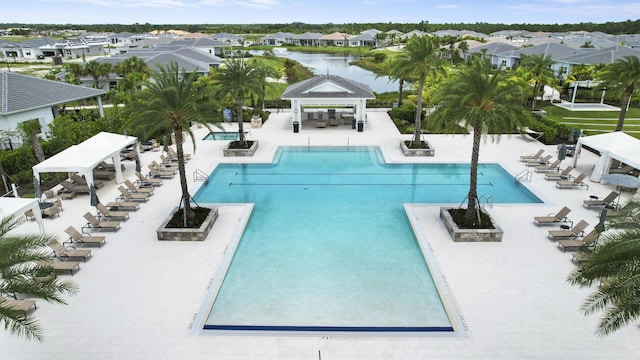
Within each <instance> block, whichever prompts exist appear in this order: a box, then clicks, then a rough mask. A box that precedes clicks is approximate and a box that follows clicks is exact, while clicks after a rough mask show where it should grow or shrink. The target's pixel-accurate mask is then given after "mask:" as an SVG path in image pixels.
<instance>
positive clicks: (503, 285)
mask: <svg viewBox="0 0 640 360" xmlns="http://www.w3.org/2000/svg"><path fill="white" fill-rule="evenodd" d="M248 127H249V124H247V128H248ZM195 131H196V133H197V135H198V138H199V139H201V138H202V137H203V136H204V135H205V133H206V129H204V128H203V129H195ZM426 137H427V138H428V139H429V141H430V142H431V143H432V144H433V146H434V147H435V148H436V156H435V157H433V158H420V159H406V158H404V157H403V156H402V155H401V153H400V151H399V147H398V143H399V141H400V140H401V139H403V138H405V139H406V138H409V136H408V135H401V134H399V133H398V131H397V130H396V128H395V126H393V124H392V123H391V121H390V120H389V119H388V117H387V116H386V113H384V112H382V111H380V112H375V111H372V112H369V114H368V123H367V125H366V127H365V131H364V132H362V133H358V132H356V131H355V130H351V127H350V126H346V125H343V126H340V127H338V128H332V127H327V128H324V129H316V128H313V127H309V128H307V127H306V126H304V127H303V129H302V130H301V132H300V133H297V134H294V133H292V131H291V130H290V125H289V122H288V114H287V113H279V114H275V113H274V114H272V115H271V118H270V119H269V121H267V122H266V123H265V125H264V126H263V127H262V128H260V129H251V133H250V135H249V139H256V140H259V141H260V148H259V150H258V152H257V154H256V156H255V157H253V158H249V159H242V158H233V159H230V158H223V157H222V147H223V146H224V145H225V144H226V143H227V142H226V141H198V142H197V149H196V151H195V153H194V151H193V149H192V146H191V144H190V142H187V143H186V147H187V149H188V152H189V153H194V156H193V159H192V160H191V161H190V162H188V163H187V176H188V180H189V186H190V187H191V189H192V192H193V193H195V190H196V189H197V187H198V186H200V183H199V182H194V181H193V178H192V172H193V171H194V169H196V168H197V169H201V170H205V171H207V172H208V171H210V170H211V169H212V168H213V167H214V166H215V165H216V164H217V163H219V162H238V161H247V162H264V161H270V158H271V156H272V155H273V153H274V151H275V149H276V147H277V146H278V145H303V146H306V145H308V144H310V145H313V146H319V145H347V144H349V145H352V146H356V145H379V146H381V148H382V151H383V153H384V155H385V157H386V158H387V159H388V160H389V161H393V162H408V161H419V162H427V163H428V162H468V161H469V158H470V156H471V155H470V154H471V141H472V138H471V136H453V135H427V136H426ZM543 147H544V148H545V149H546V151H547V152H548V153H549V154H555V153H556V151H555V150H556V149H555V147H554V146H546V147H545V146H543V145H541V144H540V143H538V142H535V141H531V140H525V139H522V138H521V137H520V136H515V135H514V136H503V137H502V138H501V139H500V141H499V142H492V141H490V140H488V141H486V142H485V143H483V144H482V148H481V153H480V159H481V161H482V162H497V163H500V164H501V165H502V166H503V167H505V168H506V169H507V170H508V171H510V172H511V173H512V174H517V173H519V172H520V171H522V170H524V169H525V168H526V167H525V166H524V165H523V163H521V162H520V161H519V156H520V155H522V154H527V153H535V152H536V151H537V150H538V149H540V148H543ZM159 155H160V153H158V152H147V153H144V154H141V160H142V164H143V167H144V166H146V164H147V163H149V162H150V161H151V160H153V159H158V158H159ZM570 161H571V160H570V159H567V160H565V161H564V162H563V167H564V166H566V165H568V164H569V163H570ZM595 161H596V157H595V156H593V155H592V154H590V153H588V152H585V151H583V153H582V154H581V157H580V161H579V163H578V167H577V169H578V170H577V171H582V172H585V173H586V174H587V175H589V174H590V171H591V168H592V167H593V165H594V164H595ZM125 164H126V167H127V169H126V172H125V178H129V179H133V178H134V175H133V168H134V165H133V162H125ZM144 170H146V168H145V169H144ZM577 171H575V173H577ZM145 173H146V171H145ZM105 183H106V186H105V187H104V188H102V189H99V190H98V196H99V198H100V200H101V201H102V202H103V203H106V202H108V201H112V200H113V199H115V198H116V196H117V195H118V192H117V190H116V185H115V183H114V182H113V181H111V182H105ZM526 185H527V186H528V187H529V188H530V189H531V190H532V191H534V192H535V193H536V194H538V195H539V196H540V197H542V198H543V200H545V204H542V205H540V204H538V205H497V206H495V207H494V208H493V209H490V212H491V214H492V215H493V216H494V217H495V218H496V219H497V221H498V222H499V223H500V225H501V226H502V227H503V228H504V230H505V235H504V240H503V241H502V242H500V243H480V244H479V243H453V242H452V241H451V240H450V239H449V237H448V235H447V234H446V233H445V229H444V226H443V225H442V224H441V222H440V220H439V218H438V205H428V206H427V205H425V206H415V207H414V209H415V214H416V216H417V218H418V219H419V222H420V230H421V232H422V233H423V234H424V235H425V237H426V241H427V242H428V244H429V246H430V247H431V249H432V251H433V254H434V257H435V261H436V262H437V264H438V266H439V268H440V271H441V272H442V273H443V274H444V277H445V279H446V283H447V284H448V287H449V291H450V292H451V294H452V296H453V298H454V301H455V304H456V306H457V310H458V311H459V313H460V315H461V316H462V318H463V319H464V323H465V326H466V328H467V331H466V334H464V335H463V336H443V335H441V334H440V335H438V334H436V335H429V334H427V335H420V334H413V335H402V334H400V335H391V336H387V335H382V334H377V335H376V334H373V335H353V334H351V335H342V334H298V335H294V334H250V335H230V334H224V333H222V334H221V333H216V334H207V335H198V336H195V335H192V331H191V325H192V323H193V321H194V319H195V317H196V314H197V312H198V311H199V309H200V308H201V305H202V303H203V300H204V297H205V294H206V293H207V287H208V286H209V284H210V283H211V281H212V278H213V277H214V276H215V274H216V271H217V270H218V266H219V265H220V262H221V259H222V257H223V255H224V253H225V249H226V247H227V244H228V243H229V241H230V239H231V238H232V236H233V233H234V231H235V230H236V228H237V225H238V222H239V219H240V218H241V216H242V211H243V206H239V205H235V206H223V207H221V208H220V217H219V220H218V222H217V223H216V225H215V226H214V228H213V231H212V233H211V234H210V236H209V238H208V239H207V240H206V241H204V242H198V243H176V242H160V241H158V240H156V237H155V229H156V227H157V226H158V225H159V224H160V223H161V222H162V221H163V220H164V218H165V217H166V216H167V215H168V214H169V212H170V211H171V209H173V208H174V207H175V206H177V204H178V202H179V191H180V190H179V180H178V177H177V176H176V177H175V178H174V179H172V180H165V183H164V185H163V186H161V187H159V188H157V189H156V191H155V194H154V195H153V196H152V197H151V199H150V200H149V201H148V202H147V203H143V204H142V205H141V207H140V209H139V210H138V211H137V212H133V213H132V214H131V216H130V219H129V220H127V221H126V222H125V223H123V224H122V228H121V229H120V230H119V231H118V232H116V233H113V232H104V235H106V236H107V244H106V245H105V246H103V247H102V248H100V249H98V248H96V249H95V250H93V257H92V258H91V259H90V260H88V261H87V263H81V265H80V267H81V269H80V270H79V271H78V272H77V273H76V274H75V275H74V276H73V277H72V278H71V277H68V275H62V276H67V277H68V278H70V279H73V280H74V281H75V282H76V283H77V284H78V285H79V287H80V292H79V293H78V294H77V295H75V296H72V297H69V298H68V302H69V305H68V306H60V305H51V304H47V303H45V302H43V301H39V302H38V309H37V310H35V316H36V317H37V319H38V320H39V321H40V324H41V326H42V330H43V332H44V337H45V340H44V342H43V343H33V342H28V341H25V340H23V339H21V338H16V337H14V336H10V335H9V333H8V332H6V331H2V332H0V349H1V350H0V351H1V354H2V355H1V356H0V357H1V358H2V359H7V360H11V359H20V360H29V359H64V360H71V359H118V360H125V359H136V360H143V359H153V360H159V359H185V360H186V359H189V360H192V359H310V360H311V359H318V358H319V351H320V352H321V358H322V359H488V358H490V359H520V358H527V359H617V360H619V359H637V358H638V357H640V342H638V336H639V335H640V329H639V328H638V323H637V322H634V323H632V324H631V325H630V326H628V327H626V328H624V329H622V330H620V331H618V332H616V333H615V334H613V335H610V336H608V337H606V338H598V337H596V336H595V335H594V330H595V327H596V323H597V320H598V315H594V316H588V317H585V316H584V315H582V313H581V312H580V310H579V308H580V305H581V303H582V302H583V300H584V299H585V297H586V296H587V294H588V293H589V289H581V288H577V287H573V286H570V285H569V284H568V283H567V282H566V277H567V274H568V273H569V272H570V271H571V269H572V268H573V267H574V265H573V264H572V263H571V253H569V252H567V253H563V252H562V251H561V250H560V249H559V248H558V247H557V246H556V244H555V243H554V242H552V241H550V240H549V239H547V237H546V235H547V230H549V229H552V228H554V227H537V226H535V225H534V224H533V222H532V220H533V216H537V215H546V214H548V213H552V212H553V213H555V212H556V211H557V210H559V209H560V208H561V207H562V206H564V205H566V206H568V207H570V208H571V209H572V212H571V214H570V218H571V219H572V220H574V221H575V220H580V219H584V220H586V221H587V222H589V223H590V226H589V227H588V230H591V228H592V227H593V226H594V225H595V224H597V222H598V211H597V210H587V209H586V208H583V207H582V200H584V199H587V198H588V196H589V195H590V194H597V195H600V196H605V195H607V194H608V193H609V192H610V191H611V190H612V187H611V186H605V185H601V184H594V183H591V184H590V187H589V189H588V190H586V189H584V188H581V189H565V190H560V189H557V188H556V187H555V186H554V183H553V182H547V181H545V180H544V176H543V175H542V174H538V173H534V175H533V179H532V181H531V183H527V184H526ZM624 195H625V197H628V196H629V195H628V194H624ZM460 200H461V201H462V199H460ZM456 205H457V204H456ZM63 206H64V211H63V212H62V216H61V217H60V218H56V219H53V220H49V219H45V227H46V229H47V232H49V233H53V234H57V235H59V236H60V238H61V239H65V238H66V235H65V233H64V229H65V228H66V227H67V226H69V225H74V226H76V227H77V228H80V227H81V226H82V225H83V224H84V219H83V218H82V214H84V212H86V211H93V209H92V208H91V207H90V206H89V197H88V196H87V195H79V196H77V197H76V198H75V199H73V200H67V201H64V204H63ZM18 231H19V232H37V225H36V224H35V223H34V222H29V223H25V224H24V225H22V226H21V227H20V228H19V229H18Z"/></svg>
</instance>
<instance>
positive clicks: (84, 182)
mask: <svg viewBox="0 0 640 360" xmlns="http://www.w3.org/2000/svg"><path fill="white" fill-rule="evenodd" d="M71 180H72V181H73V182H74V183H75V184H76V185H86V186H89V184H87V179H85V178H84V176H80V175H78V174H73V175H71ZM93 187H95V188H96V189H101V188H103V187H104V182H102V181H94V182H93Z"/></svg>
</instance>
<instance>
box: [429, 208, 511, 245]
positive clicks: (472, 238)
mask: <svg viewBox="0 0 640 360" xmlns="http://www.w3.org/2000/svg"><path fill="white" fill-rule="evenodd" d="M449 209H450V208H445V207H441V208H440V219H441V220H442V223H443V224H444V227H445V228H447V231H448V232H449V235H450V236H451V239H452V240H453V241H455V242H489V241H502V234H503V233H504V231H502V228H501V227H500V226H498V224H496V222H495V220H494V219H493V218H492V217H491V215H489V214H487V215H489V218H490V219H491V223H492V224H493V227H494V228H495V229H460V228H459V227H458V225H456V223H455V222H454V221H453V218H452V217H451V214H449Z"/></svg>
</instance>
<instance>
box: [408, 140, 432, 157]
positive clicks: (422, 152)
mask: <svg viewBox="0 0 640 360" xmlns="http://www.w3.org/2000/svg"><path fill="white" fill-rule="evenodd" d="M425 142H426V143H427V146H428V147H426V148H422V149H409V148H408V147H407V144H405V140H402V141H400V150H402V154H403V155H404V156H434V155H435V153H436V149H434V148H433V147H432V146H431V144H429V142H428V141H425Z"/></svg>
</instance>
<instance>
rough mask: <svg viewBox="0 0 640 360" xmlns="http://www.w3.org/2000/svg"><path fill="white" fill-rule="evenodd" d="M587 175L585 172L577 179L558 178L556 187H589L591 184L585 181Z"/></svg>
mask: <svg viewBox="0 0 640 360" xmlns="http://www.w3.org/2000/svg"><path fill="white" fill-rule="evenodd" d="M585 177H587V175H585V174H580V175H578V176H577V177H576V178H575V179H573V180H558V181H557V182H556V187H559V188H561V189H566V188H575V187H578V186H579V187H583V186H584V187H586V188H587V189H589V184H586V183H585V182H584V181H582V180H584V178H585Z"/></svg>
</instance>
